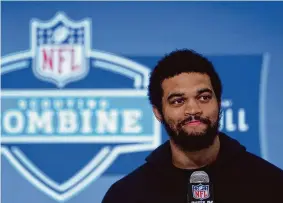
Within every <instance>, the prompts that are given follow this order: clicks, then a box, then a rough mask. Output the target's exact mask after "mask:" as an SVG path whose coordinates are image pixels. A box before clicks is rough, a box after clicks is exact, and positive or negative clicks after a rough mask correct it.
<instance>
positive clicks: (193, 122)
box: [185, 121, 202, 126]
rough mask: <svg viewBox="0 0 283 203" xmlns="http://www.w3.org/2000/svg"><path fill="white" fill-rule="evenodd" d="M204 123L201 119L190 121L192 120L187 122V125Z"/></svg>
mask: <svg viewBox="0 0 283 203" xmlns="http://www.w3.org/2000/svg"><path fill="white" fill-rule="evenodd" d="M200 124H202V122H201V121H190V122H186V123H185V125H191V126H196V125H200Z"/></svg>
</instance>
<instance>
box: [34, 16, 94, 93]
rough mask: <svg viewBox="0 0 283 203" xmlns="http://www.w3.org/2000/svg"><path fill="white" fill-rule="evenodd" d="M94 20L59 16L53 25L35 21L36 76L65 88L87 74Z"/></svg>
mask: <svg viewBox="0 0 283 203" xmlns="http://www.w3.org/2000/svg"><path fill="white" fill-rule="evenodd" d="M89 32H90V21H88V20H84V21H82V22H73V21H70V20H69V19H68V18H67V17H66V16H65V15H63V14H62V13H59V14H58V15H57V16H56V17H55V18H54V19H53V20H51V21H49V22H41V21H38V20H34V21H33V22H32V33H31V36H32V39H31V42H32V50H33V52H34V56H35V63H34V65H33V71H34V74H35V75H36V76H37V77H38V78H39V79H41V80H45V81H48V82H52V83H54V84H56V85H57V86H58V87H60V88H62V87H63V86H65V85H66V84H67V83H69V82H72V81H76V80H79V79H82V78H83V77H84V76H86V75H87V72H88V65H87V63H86V54H87V52H88V51H89V47H88V46H89V45H90V39H89V38H90V37H89V34H88V33H89Z"/></svg>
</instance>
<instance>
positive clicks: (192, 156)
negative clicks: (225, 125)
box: [170, 136, 220, 169]
mask: <svg viewBox="0 0 283 203" xmlns="http://www.w3.org/2000/svg"><path fill="white" fill-rule="evenodd" d="M170 145H171V151H172V162H173V165H174V166H176V167H177V168H181V169H197V168H201V167H204V166H206V165H209V164H211V163H212V162H214V161H215V160H216V158H217V155H218V153H219V149H220V141H219V136H216V137H215V139H214V142H213V144H212V145H211V146H210V147H208V148H206V149H202V150H199V151H195V152H185V151H183V150H181V149H180V148H179V147H178V146H176V144H175V143H174V142H173V141H172V140H170Z"/></svg>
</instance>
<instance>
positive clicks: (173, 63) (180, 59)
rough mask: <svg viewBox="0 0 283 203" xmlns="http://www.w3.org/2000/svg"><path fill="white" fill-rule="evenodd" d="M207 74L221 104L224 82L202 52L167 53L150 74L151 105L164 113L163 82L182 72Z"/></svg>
mask: <svg viewBox="0 0 283 203" xmlns="http://www.w3.org/2000/svg"><path fill="white" fill-rule="evenodd" d="M192 72H193V73H201V74H207V75H208V76H209V78H210V81H211V84H212V87H213V90H214V92H215V95H216V98H217V101H218V103H219V106H220V102H221V95H222V83H221V80H220V78H219V76H218V74H217V72H216V71H215V69H214V66H213V64H212V63H211V62H210V61H209V60H208V59H207V58H205V57H204V56H202V55H201V54H199V53H197V52H195V51H194V50H189V49H180V50H176V51H173V52H171V53H169V54H167V55H165V56H164V57H163V58H162V59H161V60H160V61H158V63H157V65H156V66H155V68H154V69H153V71H152V72H151V75H150V80H149V87H148V97H149V101H150V103H151V105H153V106H155V107H156V108H157V109H158V110H159V112H161V113H162V96H163V89H162V86H161V85H162V82H163V81H164V80H165V79H168V78H171V77H174V76H176V75H179V74H181V73H192Z"/></svg>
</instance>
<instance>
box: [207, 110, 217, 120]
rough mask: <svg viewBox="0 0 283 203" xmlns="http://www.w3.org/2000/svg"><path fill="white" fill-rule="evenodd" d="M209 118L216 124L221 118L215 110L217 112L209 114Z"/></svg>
mask: <svg viewBox="0 0 283 203" xmlns="http://www.w3.org/2000/svg"><path fill="white" fill-rule="evenodd" d="M209 117H210V119H211V120H212V121H213V122H216V121H217V120H218V117H219V110H218V109H215V110H213V111H211V112H210V114H209Z"/></svg>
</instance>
